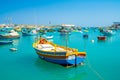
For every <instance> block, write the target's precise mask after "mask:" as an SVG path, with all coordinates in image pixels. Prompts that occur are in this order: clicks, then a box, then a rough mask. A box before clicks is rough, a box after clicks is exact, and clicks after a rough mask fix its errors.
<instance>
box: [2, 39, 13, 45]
mask: <svg viewBox="0 0 120 80" xmlns="http://www.w3.org/2000/svg"><path fill="white" fill-rule="evenodd" d="M11 43H13V41H12V40H9V41H8V40H2V41H1V40H0V45H2V44H11Z"/></svg>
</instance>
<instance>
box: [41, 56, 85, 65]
mask: <svg viewBox="0 0 120 80" xmlns="http://www.w3.org/2000/svg"><path fill="white" fill-rule="evenodd" d="M39 57H40V58H41V59H44V60H46V61H49V62H53V63H57V64H61V65H67V64H68V65H78V64H80V63H82V62H84V58H82V57H76V60H75V59H71V60H68V59H54V58H45V57H42V56H39Z"/></svg>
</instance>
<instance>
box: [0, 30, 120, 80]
mask: <svg viewBox="0 0 120 80" xmlns="http://www.w3.org/2000/svg"><path fill="white" fill-rule="evenodd" d="M116 33H117V34H115V35H114V36H112V37H108V38H107V40H106V41H102V42H101V41H98V40H97V36H98V35H99V34H100V33H99V32H98V31H96V32H94V31H93V30H90V31H89V33H88V35H89V38H88V39H83V37H82V35H83V34H81V33H79V32H72V33H71V35H69V36H68V37H67V38H68V46H69V47H72V48H78V50H79V51H84V50H86V51H87V57H86V61H85V64H84V65H83V66H77V67H71V68H66V67H63V66H61V65H58V64H54V63H50V62H46V61H44V60H41V59H39V58H38V56H37V54H36V53H35V51H34V49H33V48H32V43H33V42H34V40H35V36H21V38H20V39H15V40H14V43H13V44H11V45H10V44H9V45H0V80H120V76H119V73H120V69H119V68H120V62H119V61H120V48H119V47H120V31H117V32H116ZM48 34H49V33H48ZM51 34H53V35H54V39H53V41H54V42H55V43H57V44H59V45H66V44H65V43H66V37H65V36H60V34H59V33H57V32H56V33H51ZM91 40H94V42H91ZM11 47H15V48H17V49H18V50H17V51H16V52H12V51H10V50H9V48H11Z"/></svg>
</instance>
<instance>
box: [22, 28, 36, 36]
mask: <svg viewBox="0 0 120 80" xmlns="http://www.w3.org/2000/svg"><path fill="white" fill-rule="evenodd" d="M36 34H37V31H36V30H35V29H32V28H23V29H22V35H23V36H34V35H36Z"/></svg>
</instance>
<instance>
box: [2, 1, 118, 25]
mask: <svg viewBox="0 0 120 80" xmlns="http://www.w3.org/2000/svg"><path fill="white" fill-rule="evenodd" d="M0 3H1V4H0V23H7V22H9V21H7V19H8V18H10V19H12V20H10V21H11V23H16V24H41V25H48V24H49V21H51V24H53V25H55V24H63V23H64V24H75V25H78V26H109V25H112V23H113V22H119V21H120V1H119V0H2V1H0Z"/></svg>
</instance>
